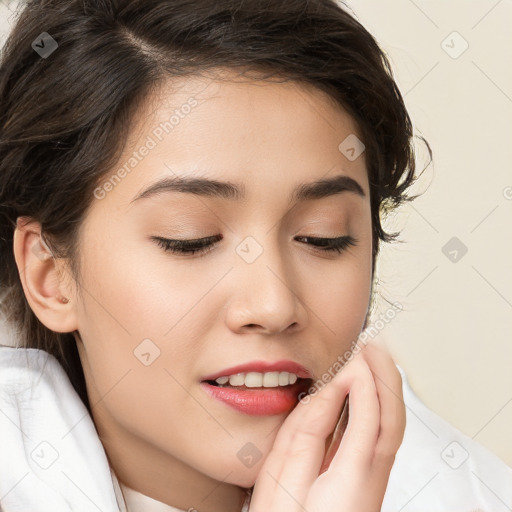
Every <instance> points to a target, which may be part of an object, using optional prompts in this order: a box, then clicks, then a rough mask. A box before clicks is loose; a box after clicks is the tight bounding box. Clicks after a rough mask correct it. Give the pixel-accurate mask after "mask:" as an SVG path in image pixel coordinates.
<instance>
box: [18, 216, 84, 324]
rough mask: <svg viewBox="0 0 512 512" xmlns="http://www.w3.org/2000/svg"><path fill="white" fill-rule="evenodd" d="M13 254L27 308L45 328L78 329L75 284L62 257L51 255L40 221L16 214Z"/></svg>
mask: <svg viewBox="0 0 512 512" xmlns="http://www.w3.org/2000/svg"><path fill="white" fill-rule="evenodd" d="M13 250H14V257H15V260H16V265H17V266H18V272H19V275H20V280H21V284H22V286H23V291H24V293H25V297H26V299H27V301H28V303H29V305H30V308H31V309H32V311H33V312H34V314H35V315H36V316H37V318H38V319H39V320H40V321H41V323H42V324H43V325H45V326H46V327H47V328H48V329H50V330H52V331H55V332H73V331H75V330H77V329H78V324H77V317H76V314H75V308H76V293H75V291H76V285H75V283H74V279H73V278H72V275H71V273H70V271H69V269H68V268H67V267H66V264H65V260H62V259H56V258H54V256H53V254H52V252H51V250H50V249H49V248H48V246H47V245H46V243H45V242H44V240H43V239H42V238H41V225H40V223H38V222H36V221H34V220H32V219H31V218H30V217H18V219H17V223H16V229H15V231H14V243H13Z"/></svg>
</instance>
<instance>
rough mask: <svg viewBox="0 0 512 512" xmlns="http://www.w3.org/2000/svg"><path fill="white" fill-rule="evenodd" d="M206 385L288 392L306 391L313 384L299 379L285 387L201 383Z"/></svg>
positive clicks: (213, 381) (243, 389)
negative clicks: (292, 390) (291, 390)
mask: <svg viewBox="0 0 512 512" xmlns="http://www.w3.org/2000/svg"><path fill="white" fill-rule="evenodd" d="M203 382H205V383H206V384H209V385H210V386H215V387H218V388H229V389H239V390H241V391H260V392H261V391H266V390H272V391H276V390H279V389H283V390H290V389H294V390H295V389H297V388H299V389H300V390H303V391H307V390H308V389H309V388H310V387H311V385H312V384H313V379H303V378H301V377H298V378H297V380H296V382H295V383H293V384H290V383H289V384H285V385H277V386H246V385H245V384H242V385H239V386H236V385H235V386H233V385H231V384H229V382H226V383H225V384H220V383H218V382H217V381H215V380H205V381H203Z"/></svg>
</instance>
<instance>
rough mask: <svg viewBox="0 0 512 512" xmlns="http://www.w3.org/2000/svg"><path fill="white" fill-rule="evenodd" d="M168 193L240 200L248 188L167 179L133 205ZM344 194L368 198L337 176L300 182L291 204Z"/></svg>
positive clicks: (212, 181)
mask: <svg viewBox="0 0 512 512" xmlns="http://www.w3.org/2000/svg"><path fill="white" fill-rule="evenodd" d="M168 192H183V193H187V194H194V195H197V196H202V197H213V198H216V197H218V198H222V199H231V200H240V199H243V198H244V197H245V186H244V185H243V184H236V183H232V182H229V181H218V180H215V179H210V178H199V177H189V176H167V177H165V178H163V179H161V180H159V181H157V182H155V183H153V184H152V185H150V186H149V187H147V188H146V189H144V190H143V191H142V192H140V193H139V194H137V196H135V197H134V198H133V199H132V200H131V201H130V203H133V202H134V201H138V200H140V199H145V198H148V197H152V196H156V195H160V194H162V193H168ZM342 192H352V193H354V194H356V195H358V196H360V197H363V198H364V197H366V194H365V193H364V190H363V188H362V187H361V185H359V183H358V182H357V181H356V180H354V179H353V178H350V177H349V176H345V175H338V176H334V177H332V178H324V179H321V180H318V181H313V182H311V183H301V184H300V185H298V186H297V187H296V188H295V189H294V190H293V191H292V194H291V197H290V201H291V202H300V201H307V200H309V199H322V198H324V197H329V196H333V195H335V194H340V193H342Z"/></svg>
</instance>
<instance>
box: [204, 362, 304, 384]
mask: <svg viewBox="0 0 512 512" xmlns="http://www.w3.org/2000/svg"><path fill="white" fill-rule="evenodd" d="M248 372H259V373H266V372H288V373H294V374H295V375H297V377H300V378H302V379H311V378H312V374H311V372H310V371H309V370H308V369H307V368H306V367H305V366H302V365H301V364H299V363H296V362H294V361H287V360H281V361H274V362H268V361H251V362H249V363H243V364H239V365H237V366H231V367H229V368H224V369H223V370H220V371H218V372H215V373H212V374H210V375H206V376H205V377H203V378H202V379H201V380H203V381H205V380H215V379H218V378H219V377H227V376H229V375H235V374H236V373H248Z"/></svg>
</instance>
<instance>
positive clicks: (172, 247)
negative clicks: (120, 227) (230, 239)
mask: <svg viewBox="0 0 512 512" xmlns="http://www.w3.org/2000/svg"><path fill="white" fill-rule="evenodd" d="M151 238H152V239H153V240H155V242H157V243H158V245H159V246H160V247H162V249H163V250H164V251H165V252H171V253H174V254H183V255H187V256H188V255H193V254H196V253H202V254H206V253H207V252H209V250H210V248H211V247H212V245H213V243H214V242H216V241H219V240H221V239H222V237H221V236H220V235H215V236H207V237H205V238H197V239H193V240H172V239H169V238H162V237H159V236H154V237H151ZM298 238H302V239H303V240H314V241H315V242H316V243H315V244H310V245H313V246H314V247H315V250H317V251H319V252H323V253H335V252H336V253H338V254H341V253H342V252H343V251H345V250H346V249H348V247H350V246H355V245H357V243H358V241H357V240H356V239H355V238H354V237H352V236H349V235H346V236H340V237H337V238H318V237H317V238H315V237H311V236H300V237H298Z"/></svg>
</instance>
